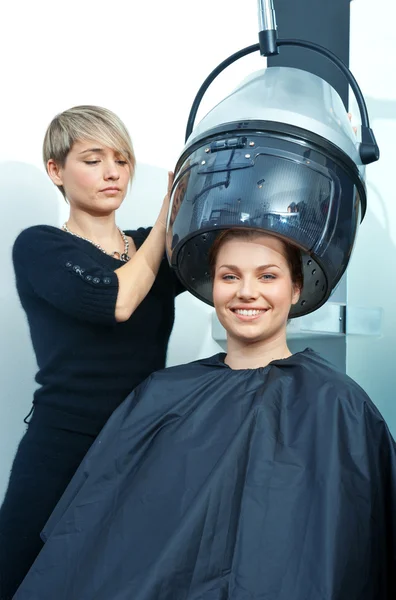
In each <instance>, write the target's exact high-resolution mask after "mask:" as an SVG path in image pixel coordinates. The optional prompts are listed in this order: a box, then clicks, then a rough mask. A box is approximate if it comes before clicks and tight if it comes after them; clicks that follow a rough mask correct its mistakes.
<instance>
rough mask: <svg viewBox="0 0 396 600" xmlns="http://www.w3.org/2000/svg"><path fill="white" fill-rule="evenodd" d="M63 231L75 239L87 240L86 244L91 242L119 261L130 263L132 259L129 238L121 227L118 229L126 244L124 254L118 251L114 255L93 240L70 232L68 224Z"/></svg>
mask: <svg viewBox="0 0 396 600" xmlns="http://www.w3.org/2000/svg"><path fill="white" fill-rule="evenodd" d="M62 229H63V231H66V232H67V233H70V235H74V236H75V237H77V238H80V240H85V241H86V242H89V243H90V244H92V245H93V246H95V247H96V248H97V249H98V250H101V251H102V252H103V253H104V254H108V255H109V256H112V257H113V258H116V259H117V260H121V261H122V262H128V260H129V259H130V258H131V257H130V256H129V255H128V250H129V240H128V238H127V236H126V235H125V233H124V232H123V231H122V230H121V229H120V228H119V227H117V229H118V231H119V232H120V235H121V237H122V241H123V242H124V252H122V253H120V252H117V251H115V252H112V253H110V252H106V250H105V249H104V248H102V246H100V245H99V244H97V243H96V242H93V241H92V240H89V239H88V238H86V237H83V236H82V235H78V233H74V232H73V231H70V229H69V228H68V226H67V225H66V223H64V224H63V225H62Z"/></svg>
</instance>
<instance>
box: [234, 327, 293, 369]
mask: <svg viewBox="0 0 396 600" xmlns="http://www.w3.org/2000/svg"><path fill="white" fill-rule="evenodd" d="M291 354H292V353H291V352H290V350H289V348H288V346H287V343H286V333H282V334H280V335H279V336H278V337H275V338H273V339H271V340H260V341H258V342H252V343H247V342H243V341H241V340H236V339H234V338H231V337H230V336H228V340H227V356H226V358H225V363H226V364H227V365H228V366H229V367H231V369H258V368H259V367H266V366H267V365H268V364H269V363H270V362H272V361H273V360H279V359H283V358H287V357H289V356H291Z"/></svg>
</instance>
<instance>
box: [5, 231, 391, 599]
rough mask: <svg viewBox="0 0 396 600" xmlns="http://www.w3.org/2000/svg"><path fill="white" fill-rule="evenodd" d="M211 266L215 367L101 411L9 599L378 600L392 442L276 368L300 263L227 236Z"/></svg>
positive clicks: (194, 369) (329, 374)
mask: <svg viewBox="0 0 396 600" xmlns="http://www.w3.org/2000/svg"><path fill="white" fill-rule="evenodd" d="M212 265H213V280H214V281H213V287H214V289H213V297H214V302H215V308H216V312H217V315H218V317H219V318H220V320H221V321H222V323H223V325H224V326H225V328H226V330H227V334H228V351H227V354H226V355H225V354H218V355H216V356H213V357H211V358H207V359H204V360H199V361H196V362H194V363H191V364H187V365H181V366H178V367H173V368H170V369H165V370H163V371H160V372H158V373H154V374H153V375H151V376H150V377H149V378H148V379H147V380H146V381H145V382H144V383H143V384H142V385H140V386H139V387H138V388H137V389H136V390H135V391H134V392H133V393H132V394H131V395H130V396H129V397H128V398H127V399H126V400H125V402H123V403H122V405H121V406H120V407H119V408H118V409H117V410H116V411H115V412H114V414H113V415H112V417H111V418H110V419H109V422H108V423H107V425H106V426H105V427H104V429H103V431H102V432H101V433H100V435H99V437H98V439H97V440H96V442H95V443H94V444H93V446H92V448H91V449H90V451H89V453H88V455H87V457H86V458H85V459H84V460H83V462H82V464H81V466H80V468H79V470H78V471H77V473H76V475H75V477H74V478H73V480H72V482H71V483H70V486H69V487H68V489H67V491H66V492H65V494H64V495H63V497H62V499H61V500H60V502H59V504H58V506H57V507H56V509H55V511H54V513H53V514H52V516H51V518H50V520H49V521H48V523H47V525H46V528H45V531H44V539H45V540H46V541H45V545H44V548H43V550H42V551H41V553H40V555H39V556H38V558H37V560H36V561H35V563H34V565H33V567H32V568H31V570H30V572H29V573H28V575H27V577H26V579H25V581H24V582H23V583H22V586H21V587H20V589H19V590H18V592H17V594H16V596H15V600H54V598H56V600H71V599H78V600H93V599H95V600H109V599H111V598H114V599H115V598H117V599H120V600H124V599H125V600H126V599H127V598H128V599H129V598H133V600H197V599H198V598H199V599H202V600H204V599H205V600H206V599H207V600H209V599H210V600H212V599H213V600H223V599H224V600H225V599H226V598H227V599H230V600H231V598H232V600H245V599H246V598H268V599H269V598H271V599H274V600H275V599H276V600H291V599H293V600H318V599H319V598H320V599H321V600H335V599H337V600H362V599H364V600H378V599H381V600H393V599H394V598H395V594H396V564H395V556H396V517H395V515H396V451H395V444H394V441H393V439H392V437H391V436H390V434H389V431H388V429H387V427H386V424H385V423H384V421H383V419H382V417H381V415H380V414H379V413H378V411H377V409H376V408H375V406H374V405H373V404H372V403H371V401H370V399H369V398H368V397H367V396H366V394H365V393H364V392H363V391H362V390H361V389H360V388H359V386H358V385H356V383H355V382H354V381H352V380H351V379H350V378H349V377H347V376H346V375H344V374H342V373H340V372H337V371H336V370H335V369H334V368H333V367H332V366H331V365H330V364H329V363H327V362H326V361H325V360H323V359H322V358H321V357H320V356H318V355H317V354H316V353H315V352H312V351H311V350H305V351H304V352H300V353H298V354H294V355H291V354H290V352H289V350H288V348H287V343H286V322H287V318H288V314H289V311H290V309H291V306H292V303H293V302H295V301H296V300H297V298H298V294H299V289H300V287H301V285H302V278H301V263H300V257H299V252H298V251H297V250H295V249H294V248H293V247H289V246H286V245H285V244H284V243H283V242H282V241H280V240H277V239H275V238H274V237H272V236H269V235H266V234H263V233H257V232H255V233H252V232H246V231H240V230H238V231H230V232H227V233H224V234H220V236H219V238H218V240H217V243H215V246H214V248H213V251H212ZM104 482H105V485H104Z"/></svg>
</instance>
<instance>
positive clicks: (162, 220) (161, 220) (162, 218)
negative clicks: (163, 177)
mask: <svg viewBox="0 0 396 600" xmlns="http://www.w3.org/2000/svg"><path fill="white" fill-rule="evenodd" d="M173 179H174V174H173V173H172V171H168V191H167V192H166V196H165V198H164V201H163V203H162V207H161V211H160V214H159V215H158V218H157V222H156V225H158V226H159V227H163V228H165V227H166V219H167V216H168V210H169V203H170V197H171V191H172V184H173Z"/></svg>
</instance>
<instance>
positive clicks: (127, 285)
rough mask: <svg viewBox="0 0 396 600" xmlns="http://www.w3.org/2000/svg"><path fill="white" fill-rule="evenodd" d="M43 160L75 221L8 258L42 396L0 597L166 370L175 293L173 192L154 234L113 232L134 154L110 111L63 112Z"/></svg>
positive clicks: (3, 520)
mask: <svg viewBox="0 0 396 600" xmlns="http://www.w3.org/2000/svg"><path fill="white" fill-rule="evenodd" d="M43 154H44V163H45V165H46V169H47V172H48V174H49V176H50V178H51V180H52V181H53V183H54V184H55V185H56V186H57V187H58V188H59V189H60V190H61V192H62V193H63V195H64V197H65V199H66V201H67V202H68V204H69V206H70V214H69V217H68V219H67V221H66V223H65V224H64V225H63V227H61V228H57V227H51V226H48V225H41V226H35V227H31V228H29V229H27V230H25V231H23V232H22V233H21V234H20V235H19V237H18V239H17V240H16V242H15V246H14V249H13V260H14V267H15V275H16V285H17V289H18V293H19V297H20V300H21V303H22V306H23V308H24V310H25V312H26V316H27V319H28V323H29V326H30V333H31V338H32V343H33V347H34V351H35V353H36V357H37V364H38V368H39V370H38V373H37V377H36V380H37V383H38V384H39V388H38V389H37V391H36V392H35V395H34V402H33V405H34V410H33V411H32V415H31V417H30V421H29V424H28V429H27V432H26V434H25V436H24V437H23V439H22V441H21V443H20V445H19V448H18V451H17V454H16V457H15V460H14V464H13V467H12V471H11V475H10V481H9V487H8V491H7V493H6V497H5V500H4V504H3V506H2V508H1V510H0V597H1V599H2V600H6V599H8V598H12V596H13V594H14V593H15V590H16V589H17V587H18V585H19V583H20V582H21V581H22V579H23V577H24V575H25V574H26V572H27V571H28V569H29V567H30V565H31V564H32V562H33V561H34V559H35V557H36V555H37V554H38V552H39V550H40V548H41V546H42V543H41V540H40V532H41V530H42V528H43V526H44V524H45V522H46V521H47V519H48V517H49V515H50V514H51V511H52V509H53V508H54V506H55V505H56V503H57V501H58V499H59V498H60V496H61V495H62V493H63V491H64V490H65V488H66V486H67V484H68V483H69V481H70V479H71V477H72V476H73V474H74V472H75V470H76V468H77V467H78V465H79V463H80V462H81V460H82V458H83V456H84V455H85V453H86V451H87V450H88V448H89V447H90V445H91V444H92V442H93V441H94V439H95V438H96V436H97V435H98V433H99V432H100V430H101V429H102V427H103V425H104V424H105V422H106V421H107V419H108V418H109V416H110V415H111V414H112V412H113V411H114V409H115V408H116V407H117V406H118V405H119V404H120V403H121V402H122V401H123V400H124V398H125V397H126V396H127V394H128V393H129V392H130V390H131V389H133V388H134V387H136V386H137V385H138V384H139V383H140V382H141V381H143V380H144V379H145V378H146V377H147V376H148V375H150V373H152V372H153V371H156V370H158V369H160V368H163V367H164V366H165V357H166V350H167V345H168V340H169V336H170V333H171V330H172V325H173V320H174V298H175V295H176V294H177V293H178V292H180V291H182V289H181V288H180V286H179V284H178V282H177V281H176V279H175V278H174V277H173V275H172V273H171V271H170V269H169V267H168V264H167V261H166V260H164V245H165V220H166V215H167V210H168V204H169V196H168V195H166V197H165V200H164V202H163V205H162V208H161V211H160V214H159V216H158V219H157V221H156V222H155V224H154V226H153V228H152V229H138V230H136V231H121V230H120V229H119V228H118V227H117V223H116V210H117V209H118V208H119V207H120V205H121V203H122V202H123V200H124V198H125V195H126V193H127V189H128V185H129V183H130V182H131V180H132V178H133V174H134V170H135V155H134V152H133V147H132V143H131V139H130V136H129V134H128V131H127V130H126V128H125V126H124V124H123V123H122V122H121V121H120V119H119V118H118V117H117V116H116V115H115V114H113V113H112V112H111V111H109V110H106V109H104V108H100V107H95V106H77V107H75V108H72V109H70V110H66V111H65V112H63V113H61V114H59V115H57V116H56V117H55V118H54V119H53V121H52V122H51V124H50V126H49V128H48V130H47V132H46V135H45V139H44V148H43ZM171 183H172V174H169V182H168V185H169V186H170V185H171ZM168 192H169V189H168Z"/></svg>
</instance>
